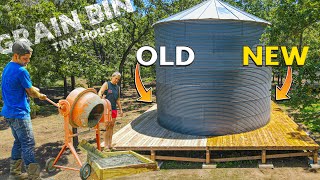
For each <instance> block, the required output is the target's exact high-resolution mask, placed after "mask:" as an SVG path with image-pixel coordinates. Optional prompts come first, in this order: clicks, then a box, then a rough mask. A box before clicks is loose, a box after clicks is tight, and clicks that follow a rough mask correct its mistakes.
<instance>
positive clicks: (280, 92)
mask: <svg viewBox="0 0 320 180" xmlns="http://www.w3.org/2000/svg"><path fill="white" fill-rule="evenodd" d="M291 83H292V68H291V67H290V66H288V70H287V77H286V80H285V81H284V84H283V85H282V87H281V89H280V88H279V87H278V86H276V100H277V101H280V100H285V99H290V97H289V96H288V95H287V94H288V92H289V89H290V87H291Z"/></svg>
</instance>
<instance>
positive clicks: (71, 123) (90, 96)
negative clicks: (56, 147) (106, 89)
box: [46, 88, 111, 179]
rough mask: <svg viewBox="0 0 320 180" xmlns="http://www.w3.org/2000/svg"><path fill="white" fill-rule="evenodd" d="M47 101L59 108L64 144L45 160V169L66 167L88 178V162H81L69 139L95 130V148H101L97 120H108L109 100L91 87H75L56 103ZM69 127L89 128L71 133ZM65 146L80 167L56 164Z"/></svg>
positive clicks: (83, 177)
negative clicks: (56, 152) (55, 155)
mask: <svg viewBox="0 0 320 180" xmlns="http://www.w3.org/2000/svg"><path fill="white" fill-rule="evenodd" d="M47 101H48V102H50V103H51V104H53V105H54V106H56V107H57V108H58V110H59V113H60V114H61V115H62V116H63V117H64V131H65V138H64V145H63V146H62V149H61V150H60V152H59V154H58V155H57V157H56V158H50V159H48V160H47V162H46V171H47V172H48V173H52V172H54V171H56V169H57V168H60V169H68V170H74V171H80V177H81V178H82V179H86V178H88V177H89V176H90V173H91V167H90V165H89V164H88V163H85V164H82V162H81V161H80V159H79V156H78V154H77V152H76V150H75V148H74V146H73V144H72V141H71V139H72V138H73V137H75V136H79V135H81V134H84V133H88V132H92V131H95V133H96V143H97V149H98V150H101V147H100V129H99V122H101V123H103V122H104V123H105V122H107V121H108V120H111V104H110V102H109V101H108V100H106V99H101V98H100V97H99V96H98V95H97V91H96V90H95V89H93V88H88V89H85V88H76V89H75V90H73V91H72V92H71V93H70V94H69V95H68V97H67V98H66V99H65V100H60V101H59V103H58V104H57V103H54V102H53V101H51V100H50V99H48V98H47ZM71 127H73V128H89V130H88V131H84V132H81V133H77V134H73V133H72V130H71ZM67 148H69V149H70V151H71V153H72V154H73V156H74V157H75V159H76V161H77V163H78V165H79V166H80V167H81V168H80V169H78V168H72V167H66V166H59V165H57V162H58V160H59V159H60V157H61V155H62V153H63V152H64V151H65V150H66V149H67Z"/></svg>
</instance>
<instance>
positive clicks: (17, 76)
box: [1, 62, 32, 119]
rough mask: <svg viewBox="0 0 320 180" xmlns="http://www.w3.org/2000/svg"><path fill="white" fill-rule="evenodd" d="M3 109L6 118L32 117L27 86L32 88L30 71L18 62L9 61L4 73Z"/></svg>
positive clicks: (2, 112)
mask: <svg viewBox="0 0 320 180" xmlns="http://www.w3.org/2000/svg"><path fill="white" fill-rule="evenodd" d="M1 84H2V86H1V88H2V99H3V101H4V105H3V108H2V111H1V114H2V116H4V117H6V118H17V119H30V105H29V99H28V96H27V92H26V90H25V88H31V87H32V82H31V80H30V75H29V72H28V71H27V70H26V68H24V67H23V66H21V65H20V64H18V63H15V62H9V63H8V64H7V65H6V67H5V68H4V70H3V73H2V83H1Z"/></svg>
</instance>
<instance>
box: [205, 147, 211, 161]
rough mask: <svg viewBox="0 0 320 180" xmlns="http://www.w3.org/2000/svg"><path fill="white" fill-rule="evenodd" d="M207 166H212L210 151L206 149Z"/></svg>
mask: <svg viewBox="0 0 320 180" xmlns="http://www.w3.org/2000/svg"><path fill="white" fill-rule="evenodd" d="M206 164H210V150H209V149H208V148H207V149H206Z"/></svg>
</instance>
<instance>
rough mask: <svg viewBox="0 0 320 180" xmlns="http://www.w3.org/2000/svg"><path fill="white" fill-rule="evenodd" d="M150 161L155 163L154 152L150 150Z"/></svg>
mask: <svg viewBox="0 0 320 180" xmlns="http://www.w3.org/2000/svg"><path fill="white" fill-rule="evenodd" d="M150 159H151V160H152V161H155V160H156V151H154V150H151V156H150Z"/></svg>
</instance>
